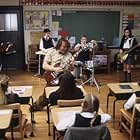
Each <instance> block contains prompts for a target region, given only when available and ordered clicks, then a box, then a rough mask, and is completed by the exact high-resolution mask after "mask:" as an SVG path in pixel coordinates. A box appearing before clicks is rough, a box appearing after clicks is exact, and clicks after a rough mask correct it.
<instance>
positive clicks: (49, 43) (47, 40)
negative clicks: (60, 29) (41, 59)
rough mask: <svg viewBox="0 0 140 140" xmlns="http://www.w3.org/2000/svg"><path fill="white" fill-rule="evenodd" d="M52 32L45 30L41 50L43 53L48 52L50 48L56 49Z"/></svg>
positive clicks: (41, 40)
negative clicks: (51, 35)
mask: <svg viewBox="0 0 140 140" xmlns="http://www.w3.org/2000/svg"><path fill="white" fill-rule="evenodd" d="M50 32H51V31H50V30H49V29H44V36H43V37H42V38H41V39H40V45H39V48H40V50H41V51H43V52H46V51H47V49H48V48H51V47H55V46H56V44H55V41H54V39H52V38H51V37H50Z"/></svg>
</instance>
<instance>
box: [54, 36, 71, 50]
mask: <svg viewBox="0 0 140 140" xmlns="http://www.w3.org/2000/svg"><path fill="white" fill-rule="evenodd" d="M62 42H65V43H66V47H67V50H69V48H70V43H69V41H68V40H67V39H65V38H61V39H59V41H58V43H57V45H56V47H55V48H56V50H59V49H60V47H61V45H62Z"/></svg>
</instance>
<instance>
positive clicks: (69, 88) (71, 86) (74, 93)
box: [49, 71, 83, 105]
mask: <svg viewBox="0 0 140 140" xmlns="http://www.w3.org/2000/svg"><path fill="white" fill-rule="evenodd" d="M59 86H60V87H59V89H58V90H56V91H55V92H52V93H51V94H50V96H49V101H50V104H51V105H56V104H57V100H58V99H61V100H74V99H82V98H83V92H82V91H81V90H80V88H78V87H77V86H76V84H75V79H74V76H73V75H72V74H71V72H69V71H66V72H65V73H64V74H63V75H62V76H61V77H60V79H59Z"/></svg>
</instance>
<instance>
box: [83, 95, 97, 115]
mask: <svg viewBox="0 0 140 140" xmlns="http://www.w3.org/2000/svg"><path fill="white" fill-rule="evenodd" d="M98 109H99V99H98V98H97V97H96V96H95V95H93V94H88V95H86V96H85V98H84V100H83V103H82V112H90V113H97V112H98Z"/></svg>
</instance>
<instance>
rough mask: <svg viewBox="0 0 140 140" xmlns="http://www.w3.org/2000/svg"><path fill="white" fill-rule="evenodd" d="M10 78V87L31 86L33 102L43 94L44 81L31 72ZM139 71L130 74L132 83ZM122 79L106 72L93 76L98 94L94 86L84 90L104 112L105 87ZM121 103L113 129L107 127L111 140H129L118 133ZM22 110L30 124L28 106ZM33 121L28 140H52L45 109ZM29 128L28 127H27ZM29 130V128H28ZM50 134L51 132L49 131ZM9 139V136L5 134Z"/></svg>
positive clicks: (13, 75)
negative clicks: (31, 132)
mask: <svg viewBox="0 0 140 140" xmlns="http://www.w3.org/2000/svg"><path fill="white" fill-rule="evenodd" d="M7 74H8V75H9V76H10V85H32V86H33V98H34V101H35V100H36V99H37V98H38V97H39V96H40V95H41V94H42V93H43V88H44V86H45V80H44V79H43V78H42V77H35V76H34V74H33V73H32V72H30V73H29V72H25V71H8V73H7ZM139 74H140V70H139V69H138V70H135V71H133V73H132V76H133V77H132V79H133V81H138V80H140V77H139ZM121 77H122V72H112V73H110V74H107V73H106V72H102V73H98V74H95V78H96V80H97V82H98V84H99V85H100V92H99V93H98V91H97V88H96V87H95V85H92V86H91V85H84V88H85V90H86V91H87V92H88V93H94V94H96V95H97V96H98V97H99V100H100V107H101V108H102V109H103V111H104V112H106V98H107V94H108V88H107V86H106V84H107V83H112V82H119V80H121ZM112 101H113V97H112V98H111V99H110V104H109V113H110V115H112ZM123 103H124V102H123V101H119V102H117V105H116V106H117V108H116V122H115V128H114V127H113V125H112V122H110V123H109V124H108V127H109V129H110V132H111V136H112V140H118V139H119V140H129V136H128V134H127V133H125V132H123V133H120V132H119V115H120V108H122V106H123ZM22 110H23V112H24V113H25V114H27V118H28V120H29V122H30V112H29V110H28V106H22ZM35 121H36V124H35V125H34V135H35V137H30V136H29V133H28V136H29V137H28V140H52V136H48V130H47V123H46V111H45V109H44V110H43V111H40V112H36V113H35ZM29 126H30V125H29ZM29 130H30V128H29ZM51 133H52V130H51ZM7 136H8V138H9V139H10V135H9V134H7ZM15 139H19V138H18V135H17V134H16V135H15Z"/></svg>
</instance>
